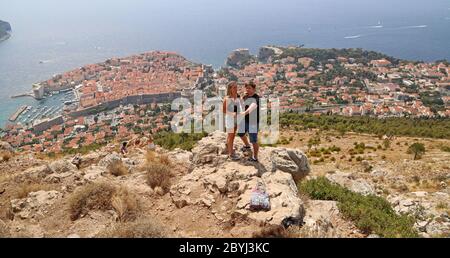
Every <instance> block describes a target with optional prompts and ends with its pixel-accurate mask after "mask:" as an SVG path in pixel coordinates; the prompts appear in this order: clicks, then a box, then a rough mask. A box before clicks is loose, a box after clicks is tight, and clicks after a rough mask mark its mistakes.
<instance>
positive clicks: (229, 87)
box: [227, 81, 237, 97]
mask: <svg viewBox="0 0 450 258" xmlns="http://www.w3.org/2000/svg"><path fill="white" fill-rule="evenodd" d="M235 85H236V87H237V82H235V81H232V82H229V83H228V85H227V96H228V97H230V96H231V87H233V86H235Z"/></svg>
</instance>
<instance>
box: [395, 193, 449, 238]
mask: <svg viewBox="0 0 450 258" xmlns="http://www.w3.org/2000/svg"><path fill="white" fill-rule="evenodd" d="M387 200H388V201H389V202H390V203H391V204H392V206H393V207H394V210H395V211H396V212H397V213H398V214H408V215H411V216H413V217H414V218H415V219H416V224H415V225H414V227H415V228H416V229H417V230H418V231H419V232H420V234H421V235H422V236H423V237H436V236H445V237H449V236H450V215H449V214H448V210H447V209H448V208H447V207H448V205H449V200H450V196H449V194H447V193H444V192H435V193H428V192H410V193H406V194H395V195H390V196H388V198H387Z"/></svg>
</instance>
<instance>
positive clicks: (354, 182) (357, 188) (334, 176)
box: [325, 171, 376, 195]
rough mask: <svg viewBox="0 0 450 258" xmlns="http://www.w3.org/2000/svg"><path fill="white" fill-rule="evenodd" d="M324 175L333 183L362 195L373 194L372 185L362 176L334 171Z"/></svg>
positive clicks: (374, 192)
mask: <svg viewBox="0 0 450 258" xmlns="http://www.w3.org/2000/svg"><path fill="white" fill-rule="evenodd" d="M325 177H326V178H327V179H328V180H330V181H331V182H333V183H336V184H338V185H340V186H342V187H345V188H347V189H349V190H350V191H353V192H356V193H360V194H362V195H375V194H376V191H375V188H374V186H372V185H371V184H370V183H369V182H367V181H366V180H364V179H362V178H356V177H355V175H353V174H352V173H344V172H340V171H335V172H331V173H328V174H327V175H325Z"/></svg>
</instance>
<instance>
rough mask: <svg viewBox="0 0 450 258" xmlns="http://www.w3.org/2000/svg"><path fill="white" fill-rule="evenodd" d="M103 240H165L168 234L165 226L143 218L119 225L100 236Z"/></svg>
mask: <svg viewBox="0 0 450 258" xmlns="http://www.w3.org/2000/svg"><path fill="white" fill-rule="evenodd" d="M98 236H99V237H101V238H163V237H166V236H167V234H166V232H165V231H164V230H163V226H162V225H160V224H159V223H156V222H155V221H153V220H151V219H150V218H141V219H139V220H137V221H135V222H127V223H119V224H117V226H115V227H114V228H113V229H109V230H106V231H104V232H102V233H100V234H99V235H98Z"/></svg>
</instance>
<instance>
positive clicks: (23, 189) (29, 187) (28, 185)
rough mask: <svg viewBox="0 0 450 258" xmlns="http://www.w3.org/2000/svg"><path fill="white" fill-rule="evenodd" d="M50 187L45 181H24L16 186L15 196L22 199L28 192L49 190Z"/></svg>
mask: <svg viewBox="0 0 450 258" xmlns="http://www.w3.org/2000/svg"><path fill="white" fill-rule="evenodd" d="M51 189H52V187H51V185H49V184H45V183H35V182H25V183H23V184H21V185H19V187H18V188H17V193H16V195H15V198H17V199H22V198H26V197H27V196H28V194H29V193H32V192H38V191H50V190H51Z"/></svg>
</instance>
